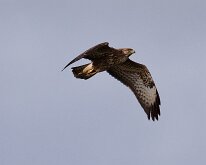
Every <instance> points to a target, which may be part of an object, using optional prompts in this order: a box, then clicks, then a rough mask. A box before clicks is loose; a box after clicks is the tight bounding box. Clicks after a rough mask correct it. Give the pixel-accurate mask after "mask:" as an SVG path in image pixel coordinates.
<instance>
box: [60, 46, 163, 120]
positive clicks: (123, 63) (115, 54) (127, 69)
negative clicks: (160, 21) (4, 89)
mask: <svg viewBox="0 0 206 165" xmlns="http://www.w3.org/2000/svg"><path fill="white" fill-rule="evenodd" d="M134 53H135V51H134V50H133V49H131V48H123V49H115V48H112V47H109V43H108V42H104V43H101V44H98V45H96V46H94V47H92V48H90V49H88V50H87V51H85V52H84V53H82V54H80V55H79V56H77V57H76V58H75V59H73V60H72V61H71V62H69V63H68V64H67V65H66V66H65V67H64V69H65V68H66V67H68V66H69V65H71V64H72V63H74V62H76V61H78V60H80V59H82V58H85V59H89V60H91V61H92V62H91V63H88V64H85V65H82V66H77V67H73V68H72V72H73V74H74V76H75V77H76V78H80V79H85V80H86V79H88V78H90V77H92V76H94V75H95V74H96V73H98V72H102V71H107V72H108V73H109V74H110V75H111V76H113V77H114V78H116V79H117V80H119V81H121V82H122V83H123V84H124V85H126V86H128V87H129V88H130V89H131V90H132V91H133V93H134V94H135V96H136V98H137V100H138V101H139V103H140V104H141V106H142V108H143V109H144V111H145V112H146V114H147V117H148V119H150V116H151V118H152V120H153V121H154V120H155V119H156V120H158V115H160V108H159V106H160V97H159V94H158V91H157V88H156V86H155V83H154V81H153V79H152V76H151V74H150V72H149V70H148V69H147V67H146V66H145V65H143V64H139V63H136V62H133V61H131V60H130V59H129V56H130V55H132V54H134ZM64 69H63V70H64Z"/></svg>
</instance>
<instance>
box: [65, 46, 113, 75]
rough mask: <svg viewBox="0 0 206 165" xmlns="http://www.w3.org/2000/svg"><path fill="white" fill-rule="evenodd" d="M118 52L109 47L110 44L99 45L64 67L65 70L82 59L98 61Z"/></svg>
mask: <svg viewBox="0 0 206 165" xmlns="http://www.w3.org/2000/svg"><path fill="white" fill-rule="evenodd" d="M116 51H117V50H116V49H114V48H111V47H109V43H108V42H104V43H101V44H98V45H96V46H94V47H92V48H90V49H88V50H86V51H85V52H84V53H82V54H80V55H79V56H77V57H76V58H74V59H73V60H72V61H71V62H69V63H68V64H67V65H66V66H65V67H64V69H65V68H66V67H68V66H69V65H71V64H72V63H74V62H76V61H78V60H80V59H82V58H85V59H89V60H94V59H98V58H103V57H104V56H106V55H108V54H111V53H113V52H116ZM64 69H63V70H64ZM63 70H62V71H63Z"/></svg>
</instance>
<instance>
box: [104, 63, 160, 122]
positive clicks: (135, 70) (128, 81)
mask: <svg viewBox="0 0 206 165" xmlns="http://www.w3.org/2000/svg"><path fill="white" fill-rule="evenodd" d="M107 72H108V73H109V74H110V75H112V76H113V77H114V78H116V79H117V80H119V81H121V82H122V83H123V84H124V85H126V86H128V87H129V88H130V89H131V90H132V91H133V93H134V94H135V96H136V98H137V99H138V101H139V102H140V104H141V106H142V107H143V109H144V111H145V112H146V114H147V116H148V119H150V117H152V120H155V119H156V120H158V115H160V108H159V105H160V98H159V94H158V91H157V89H156V86H155V84H154V81H153V79H152V77H151V75H150V73H149V71H148V69H147V68H146V66H144V65H142V64H138V63H135V62H133V61H131V60H129V59H128V60H127V61H126V62H125V63H123V64H120V65H116V66H114V67H112V68H111V69H109V70H108V71H107Z"/></svg>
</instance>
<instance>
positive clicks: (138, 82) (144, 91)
mask: <svg viewBox="0 0 206 165" xmlns="http://www.w3.org/2000/svg"><path fill="white" fill-rule="evenodd" d="M132 77H134V79H132V81H133V83H134V87H135V89H136V91H137V93H138V95H139V98H140V99H141V100H143V101H144V103H145V104H147V106H151V105H153V104H154V103H155V100H156V87H155V86H153V87H152V88H150V87H147V86H145V85H144V83H143V80H142V79H141V78H140V76H139V75H138V74H136V73H135V74H133V76H132Z"/></svg>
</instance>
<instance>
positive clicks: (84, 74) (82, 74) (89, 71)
mask: <svg viewBox="0 0 206 165" xmlns="http://www.w3.org/2000/svg"><path fill="white" fill-rule="evenodd" d="M72 72H73V74H74V77H76V78H80V79H84V80H86V79H89V78H90V77H92V76H94V75H95V74H96V73H97V71H95V70H94V68H93V65H92V63H90V64H85V65H82V66H77V67H73V68H72Z"/></svg>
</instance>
